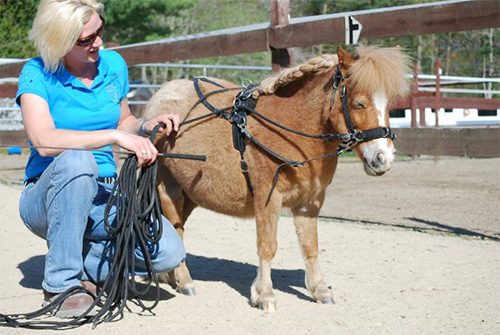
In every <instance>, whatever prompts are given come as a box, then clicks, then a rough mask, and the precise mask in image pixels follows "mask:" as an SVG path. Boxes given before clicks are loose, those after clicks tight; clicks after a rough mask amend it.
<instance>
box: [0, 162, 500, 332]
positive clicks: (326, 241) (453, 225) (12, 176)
mask: <svg viewBox="0 0 500 335" xmlns="http://www.w3.org/2000/svg"><path fill="white" fill-rule="evenodd" d="M26 158H27V157H26V156H21V157H20V156H7V155H5V154H3V155H0V159H1V163H0V181H1V183H0V195H1V199H2V201H1V202H0V210H1V213H2V214H1V218H0V233H1V234H2V236H3V238H2V239H0V252H1V254H2V255H3V257H2V271H1V272H0V282H1V283H2V286H1V288H0V313H16V312H29V311H33V310H35V309H38V308H39V306H40V303H41V299H42V294H41V285H40V284H41V281H42V277H43V262H44V255H45V251H46V247H45V243H44V241H43V240H41V239H39V238H37V237H36V236H35V235H33V234H32V233H30V232H29V230H28V229H27V228H25V227H24V226H23V224H22V222H21V220H20V218H19V215H18V207H17V206H18V198H19V194H20V192H21V189H22V185H21V184H20V180H21V178H22V175H23V167H24V164H25V162H26ZM499 172H500V159H465V158H444V157H441V158H440V159H439V161H438V162H437V163H435V162H434V158H433V157H421V158H420V159H419V160H416V161H412V160H411V159H409V158H399V160H398V161H397V162H396V163H395V165H394V166H393V168H392V169H391V171H389V172H388V173H387V174H386V175H384V176H382V177H377V178H373V177H368V176H366V175H365V174H364V172H363V168H362V166H361V164H360V163H359V162H357V161H356V160H355V159H354V158H343V159H341V162H340V165H339V168H338V171H337V174H336V176H335V178H334V180H333V183H332V185H331V186H330V188H329V190H328V196H327V201H326V203H325V205H324V207H323V210H322V213H321V214H322V216H321V220H320V223H319V243H320V265H321V270H322V273H323V276H324V279H325V281H326V282H327V283H328V284H329V285H331V287H332V290H333V292H334V296H335V300H336V304H335V305H319V304H316V303H314V302H313V301H312V300H311V299H310V298H309V295H308V292H307V290H306V289H305V286H304V271H303V268H304V266H303V261H302V257H301V254H300V251H299V248H298V245H297V238H296V235H295V232H294V227H293V223H292V219H291V218H290V217H289V216H288V215H287V212H286V211H285V212H284V214H283V216H282V218H281V220H280V227H279V235H278V243H279V249H278V253H277V256H276V258H275V261H274V262H273V277H272V278H273V282H274V288H275V291H276V295H277V298H278V311H277V312H276V313H266V312H262V311H259V310H257V309H255V308H252V307H250V305H249V303H248V300H249V296H250V290H249V288H250V285H251V283H252V281H253V279H254V277H255V275H256V269H257V264H258V259H257V255H256V246H255V226H254V223H253V221H252V220H241V219H235V218H232V217H228V216H223V215H219V214H216V213H213V212H210V211H207V210H204V209H197V210H195V212H194V214H193V215H192V216H191V218H190V220H189V222H188V224H187V233H186V249H187V252H188V257H187V262H188V265H189V266H190V269H191V274H192V276H193V278H194V280H195V284H196V289H197V292H198V295H197V296H195V297H187V296H183V295H180V294H178V293H177V292H175V291H174V290H173V289H172V288H171V287H169V286H168V285H166V284H163V285H162V286H161V290H162V300H161V301H160V303H159V305H158V306H157V307H156V309H155V313H156V315H155V316H147V315H141V314H140V310H138V309H137V308H136V307H135V306H133V305H131V309H132V312H127V313H125V317H124V319H123V320H120V321H118V322H113V323H107V324H102V325H100V326H98V327H97V328H96V329H95V330H92V328H91V327H90V326H89V325H86V326H83V327H80V328H78V329H74V330H69V331H67V332H68V333H72V334H101V333H102V334H105V333H110V332H112V333H116V334H138V333H143V334H147V333H150V334H151V333H153V334H155V333H165V334H168V333H171V334H262V333H267V334H286V333H290V334H499V333H500V280H499V278H500V222H499V219H500V174H499ZM35 333H39V332H35V331H29V330H22V329H6V328H0V334H35ZM45 333H47V334H55V333H56V332H52V331H46V332H45Z"/></svg>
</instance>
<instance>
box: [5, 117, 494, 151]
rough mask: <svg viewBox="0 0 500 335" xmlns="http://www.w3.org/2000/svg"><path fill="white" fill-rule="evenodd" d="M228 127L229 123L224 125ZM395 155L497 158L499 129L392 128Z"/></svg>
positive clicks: (17, 142) (18, 138) (16, 141)
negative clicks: (394, 139)
mask: <svg viewBox="0 0 500 335" xmlns="http://www.w3.org/2000/svg"><path fill="white" fill-rule="evenodd" d="M228 127H229V124H228ZM393 131H394V132H395V133H396V136H397V139H396V141H395V142H394V145H395V146H396V149H397V151H398V153H402V154H412V155H435V156H464V157H500V128H395V129H393ZM0 145H2V146H26V145H28V140H27V137H26V133H25V132H24V131H23V130H20V131H0Z"/></svg>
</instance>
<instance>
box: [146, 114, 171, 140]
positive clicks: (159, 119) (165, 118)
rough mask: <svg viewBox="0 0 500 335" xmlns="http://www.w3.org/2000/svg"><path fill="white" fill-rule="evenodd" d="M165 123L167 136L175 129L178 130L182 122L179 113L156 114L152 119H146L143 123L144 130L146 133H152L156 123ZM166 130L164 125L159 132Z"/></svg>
mask: <svg viewBox="0 0 500 335" xmlns="http://www.w3.org/2000/svg"><path fill="white" fill-rule="evenodd" d="M160 123H163V124H165V126H166V130H167V136H168V135H170V133H172V130H173V131H178V130H179V124H180V117H179V114H174V113H170V114H161V115H156V116H155V117H153V118H152V119H150V120H146V121H145V122H143V123H142V125H141V127H142V129H141V130H142V131H143V132H144V133H146V134H151V132H152V131H153V129H154V127H156V125H158V124H160ZM141 130H140V131H141ZM164 130H165V128H164V127H161V128H160V129H159V130H158V132H160V133H162V132H163V131H164Z"/></svg>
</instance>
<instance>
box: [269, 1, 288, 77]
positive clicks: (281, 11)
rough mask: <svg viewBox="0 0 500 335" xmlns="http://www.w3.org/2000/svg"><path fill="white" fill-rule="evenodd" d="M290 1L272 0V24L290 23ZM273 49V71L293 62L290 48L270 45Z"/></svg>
mask: <svg viewBox="0 0 500 335" xmlns="http://www.w3.org/2000/svg"><path fill="white" fill-rule="evenodd" d="M289 14H290V1H289V0H272V2H271V26H273V27H277V26H286V25H288V24H289V23H290V20H289ZM269 48H270V49H271V60H272V63H273V64H272V67H273V73H277V72H279V71H281V70H282V69H283V68H287V67H289V66H290V65H291V64H292V55H291V54H290V52H289V51H288V49H277V48H274V47H273V46H272V45H270V46H269Z"/></svg>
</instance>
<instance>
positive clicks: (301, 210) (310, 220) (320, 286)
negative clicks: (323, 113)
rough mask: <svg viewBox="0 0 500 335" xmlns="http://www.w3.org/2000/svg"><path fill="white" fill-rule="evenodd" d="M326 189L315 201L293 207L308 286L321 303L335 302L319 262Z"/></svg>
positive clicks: (315, 298)
mask: <svg viewBox="0 0 500 335" xmlns="http://www.w3.org/2000/svg"><path fill="white" fill-rule="evenodd" d="M324 197H325V194H324V191H323V192H322V193H321V194H320V195H319V196H318V198H316V199H315V200H314V201H310V202H308V203H306V204H302V205H300V206H296V207H295V208H292V213H293V216H294V224H295V230H296V232H297V235H298V238H299V243H300V248H301V251H302V256H303V257H304V262H305V266H306V278H305V281H306V287H307V289H308V290H309V292H311V295H312V297H313V298H314V300H316V301H317V302H319V303H324V304H333V303H334V300H333V293H332V291H331V290H330V289H329V288H328V286H326V284H325V282H324V281H323V277H322V276H321V272H320V269H319V264H318V215H319V210H320V209H321V206H322V204H323V200H324Z"/></svg>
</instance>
